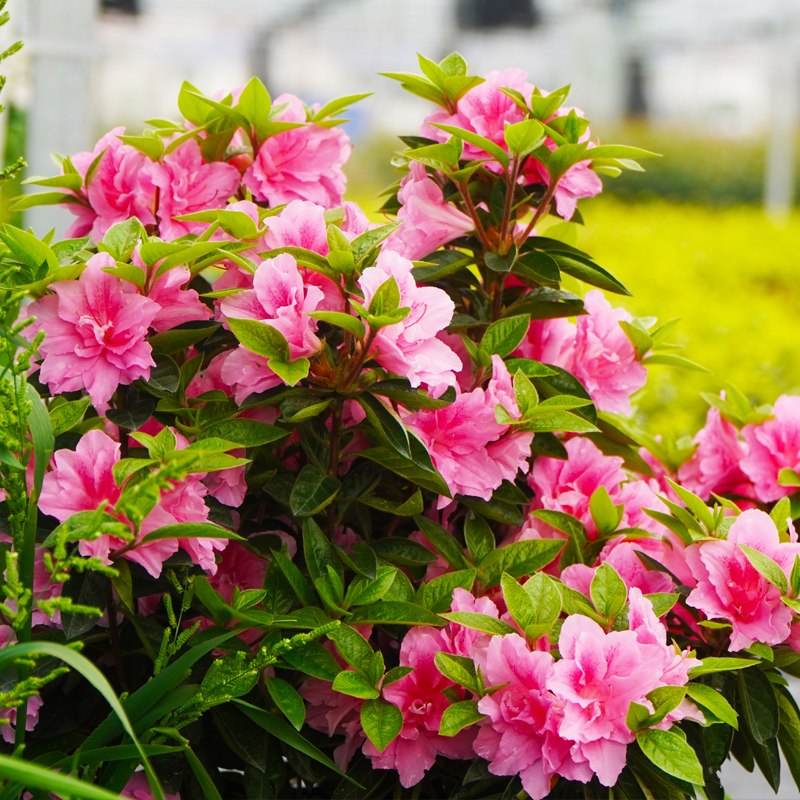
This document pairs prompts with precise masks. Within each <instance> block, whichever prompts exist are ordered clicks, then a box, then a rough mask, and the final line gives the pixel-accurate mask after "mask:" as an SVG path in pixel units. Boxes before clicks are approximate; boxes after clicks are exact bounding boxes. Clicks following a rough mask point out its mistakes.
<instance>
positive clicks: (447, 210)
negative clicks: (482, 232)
mask: <svg viewBox="0 0 800 800" xmlns="http://www.w3.org/2000/svg"><path fill="white" fill-rule="evenodd" d="M397 199H398V200H399V202H400V203H401V204H402V207H401V208H400V210H399V211H398V212H397V219H398V220H400V221H401V222H402V224H401V225H400V227H399V228H398V229H397V230H395V231H394V232H393V233H392V235H391V236H390V237H389V238H388V239H387V240H386V244H385V247H386V248H387V249H389V250H394V251H395V252H396V253H399V254H400V255H401V256H403V257H405V258H408V259H410V260H411V261H418V260H419V259H421V258H422V257H423V256H426V255H428V254H429V253H433V252H434V251H435V250H438V249H439V248H440V247H441V246H442V245H443V244H447V243H448V242H450V241H452V240H453V239H456V238H458V237H459V236H463V235H464V234H465V233H467V232H468V231H471V230H472V229H473V228H474V227H475V223H473V221H472V220H471V219H470V218H469V217H468V216H467V215H466V214H464V213H463V212H461V211H459V210H458V209H457V208H456V207H455V206H454V205H452V204H451V203H446V202H445V200H444V195H443V194H442V190H441V188H440V186H439V184H437V183H436V181H434V180H433V179H432V178H430V177H429V176H428V174H427V173H426V172H425V167H424V166H423V165H422V164H420V163H419V162H417V161H413V162H412V163H411V164H410V166H409V172H408V175H406V177H405V178H403V180H402V181H401V182H400V191H399V192H398V193H397Z"/></svg>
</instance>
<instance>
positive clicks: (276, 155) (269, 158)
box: [243, 94, 351, 208]
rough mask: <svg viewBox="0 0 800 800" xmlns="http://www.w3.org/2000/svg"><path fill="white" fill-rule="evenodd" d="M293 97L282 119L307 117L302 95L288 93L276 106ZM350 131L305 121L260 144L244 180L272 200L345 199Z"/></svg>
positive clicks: (328, 204)
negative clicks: (343, 170)
mask: <svg viewBox="0 0 800 800" xmlns="http://www.w3.org/2000/svg"><path fill="white" fill-rule="evenodd" d="M283 103H288V104H289V107H288V108H287V109H286V111H284V112H283V114H281V116H280V117H279V119H281V120H285V121H288V122H305V121H306V111H305V108H304V107H303V104H302V102H301V101H300V99H299V98H298V97H295V96H294V95H291V94H282V95H280V96H279V97H276V98H275V100H274V101H273V104H274V105H275V106H278V105H281V104H283ZM350 149H351V147H350V144H349V139H348V138H347V134H346V133H345V132H344V131H343V130H341V128H336V127H334V128H323V127H321V126H319V125H312V124H309V125H305V126H303V127H302V128H294V129H293V130H288V131H284V132H283V133H279V134H278V135H277V136H272V137H271V138H269V139H267V140H266V141H265V142H264V143H263V144H262V145H261V147H260V149H259V151H258V155H257V156H256V158H255V161H254V162H253V164H252V166H251V167H250V168H249V169H248V170H247V172H245V174H244V178H243V183H244V185H245V186H246V187H247V188H248V189H250V191H251V192H252V193H253V197H254V198H255V199H256V200H266V201H267V202H269V204H270V205H271V206H277V205H281V204H282V203H290V202H291V201H292V200H311V201H312V202H314V203H317V204H318V205H321V206H323V207H324V208H335V207H336V206H339V205H341V204H342V194H343V193H344V188H345V184H346V178H345V175H344V173H343V172H342V166H343V165H344V163H345V161H347V159H348V158H349V157H350Z"/></svg>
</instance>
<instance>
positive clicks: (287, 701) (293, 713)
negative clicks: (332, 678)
mask: <svg viewBox="0 0 800 800" xmlns="http://www.w3.org/2000/svg"><path fill="white" fill-rule="evenodd" d="M340 674H341V673H340ZM264 683H265V684H266V687H267V691H268V692H269V696H270V697H271V698H272V699H273V700H274V701H275V705H276V706H278V708H279V709H280V710H281V711H282V712H283V713H284V714H285V715H286V719H288V720H289V722H291V723H292V725H293V726H294V728H295V730H298V731H299V730H300V728H302V727H303V722H304V721H305V718H306V707H305V703H303V698H302V697H300V695H299V694H298V693H297V690H296V689H295V688H294V687H293V686H291V685H290V684H288V683H286V681H284V680H281V679H280V678H266V679H265V681H264Z"/></svg>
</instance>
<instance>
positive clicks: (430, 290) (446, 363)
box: [358, 250, 461, 386]
mask: <svg viewBox="0 0 800 800" xmlns="http://www.w3.org/2000/svg"><path fill="white" fill-rule="evenodd" d="M412 267H413V265H412V263H411V262H410V261H409V260H408V259H406V258H403V257H402V256H400V255H398V254H397V253H394V252H392V251H391V250H384V251H382V252H381V254H380V255H379V256H378V259H377V261H376V262H375V266H373V267H367V269H365V270H364V272H363V273H362V274H361V278H359V281H358V285H359V286H360V287H361V289H362V291H363V292H364V307H365V308H369V304H370V302H371V301H372V298H373V297H374V295H375V292H376V291H377V290H378V288H379V287H380V286H381V285H382V284H384V283H385V282H386V281H388V280H389V279H390V278H394V279H395V281H396V282H397V287H398V289H399V290H400V308H410V309H411V311H410V313H409V315H408V316H407V317H406V318H405V319H404V320H402V321H401V322H397V323H395V324H394V325H387V326H386V327H384V328H381V329H380V330H379V331H378V334H377V335H376V336H375V339H374V342H373V344H372V349H371V351H370V354H371V356H372V357H373V358H374V359H375V360H376V361H377V362H378V363H379V364H380V365H381V366H382V367H384V368H385V369H388V370H389V371H391V372H394V373H395V374H397V375H403V376H405V377H406V378H408V380H409V382H410V383H411V385H412V386H419V385H420V383H427V384H428V385H431V386H446V385H449V386H452V385H454V384H455V375H454V371H458V370H460V369H461V361H460V359H459V358H458V356H457V355H456V354H455V353H454V352H453V351H452V350H451V349H450V348H449V347H448V346H447V345H446V344H445V343H444V342H442V341H440V340H439V339H437V338H436V335H437V334H438V333H439V331H441V330H443V329H444V328H446V327H447V326H448V325H449V324H450V320H451V319H452V318H453V311H454V310H455V306H454V304H453V301H452V300H451V299H450V298H449V297H448V296H447V294H446V293H445V292H444V291H442V290H441V289H437V288H436V287H434V286H417V284H416V281H415V280H414V277H413V276H412V275H411V269H412Z"/></svg>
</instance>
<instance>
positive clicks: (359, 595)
mask: <svg viewBox="0 0 800 800" xmlns="http://www.w3.org/2000/svg"><path fill="white" fill-rule="evenodd" d="M396 574H397V570H396V569H395V568H394V567H388V566H381V567H378V572H377V575H376V576H375V579H374V580H370V579H369V578H363V577H361V578H359V579H358V580H356V581H354V582H353V583H352V584H351V585H350V587H349V588H348V590H347V602H348V605H351V606H363V605H367V604H368V603H376V602H377V601H378V600H380V599H381V598H382V597H383V596H384V595H385V594H386V592H388V591H389V589H390V587H391V585H392V583H394V578H395V575H396Z"/></svg>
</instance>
